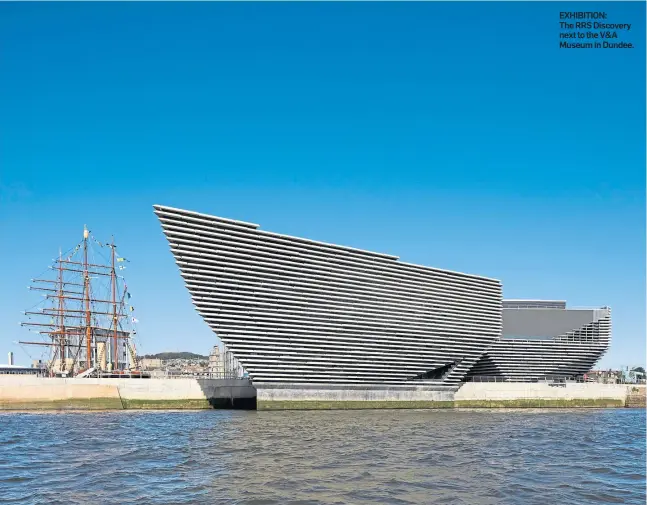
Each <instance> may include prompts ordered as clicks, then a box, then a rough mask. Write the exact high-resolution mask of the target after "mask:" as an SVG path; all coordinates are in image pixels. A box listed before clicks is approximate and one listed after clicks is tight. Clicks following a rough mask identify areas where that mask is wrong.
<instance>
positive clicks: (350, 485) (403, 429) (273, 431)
mask: <svg viewBox="0 0 647 505" xmlns="http://www.w3.org/2000/svg"><path fill="white" fill-rule="evenodd" d="M0 503H47V504H50V503H69V504H77V503H78V504H89V503H112V504H126V503H139V504H142V503H143V504H149V503H150V504H156V503H160V504H161V503H163V504H182V503H232V504H258V505H260V504H275V503H276V504H289V503H292V504H296V503H300V504H333V503H335V504H351V503H352V504H354V503H388V504H405V503H413V504H441V503H447V504H468V505H477V504H483V505H485V504H522V505H532V504H538V505H547V504H550V505H552V504H560V505H561V504H590V503H632V504H641V505H643V504H644V503H645V413H644V411H641V410H633V409H617V410H614V409H611V410H517V411H509V410H476V411H442V410H441V411H423V410H419V411H410V410H400V411H325V412H315V411H309V412H297V411H295V412H243V411H200V412H137V411H120V412H105V413H91V412H88V413H60V414H54V413H47V414H18V413H4V414H0Z"/></svg>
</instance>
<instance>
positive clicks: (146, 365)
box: [141, 358, 164, 370]
mask: <svg viewBox="0 0 647 505" xmlns="http://www.w3.org/2000/svg"><path fill="white" fill-rule="evenodd" d="M141 364H142V368H143V369H144V370H159V369H160V368H162V367H163V366H164V364H163V362H162V360H161V359H159V358H142V360H141Z"/></svg>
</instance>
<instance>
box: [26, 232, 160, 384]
mask: <svg viewBox="0 0 647 505" xmlns="http://www.w3.org/2000/svg"><path fill="white" fill-rule="evenodd" d="M127 263H129V261H128V260H127V259H126V258H124V257H123V256H121V255H120V254H119V252H118V250H117V246H116V245H115V243H114V239H113V240H111V242H110V243H102V242H100V241H98V240H97V239H96V238H95V237H94V236H93V235H92V234H91V233H90V231H89V230H88V228H87V227H86V226H84V227H83V239H82V240H81V241H80V242H79V243H78V244H76V245H75V246H74V247H73V248H71V249H70V250H69V251H67V252H65V253H63V252H62V251H59V255H58V258H57V259H55V260H53V264H52V265H51V266H50V267H49V268H48V270H47V272H49V274H50V275H44V276H43V277H41V278H35V279H32V283H31V285H30V286H29V289H30V290H33V291H38V292H41V294H42V298H43V299H42V300H41V301H40V302H39V303H37V304H36V305H35V306H34V307H32V308H31V309H29V310H26V311H24V312H23V314H24V315H25V316H26V319H27V320H26V321H23V322H22V323H20V324H21V326H23V327H26V328H28V329H29V330H30V331H31V332H33V333H36V334H37V335H39V337H38V338H36V339H35V340H30V341H26V340H25V341H19V342H18V343H19V344H20V345H27V346H39V347H41V348H44V349H45V350H44V351H43V354H44V355H46V359H45V360H41V361H42V362H44V364H45V370H44V372H45V374H46V375H48V376H50V377H75V376H76V377H90V376H95V377H123V376H126V377H145V376H148V374H146V373H145V372H142V371H141V370H140V368H139V366H138V360H137V352H136V346H135V338H136V334H137V330H136V323H137V322H138V320H137V319H136V318H135V315H134V310H135V308H134V307H133V306H132V304H131V303H132V302H131V295H130V292H129V291H128V285H127V284H126V280H125V278H124V276H123V275H121V273H122V271H123V270H125V269H126V264H127Z"/></svg>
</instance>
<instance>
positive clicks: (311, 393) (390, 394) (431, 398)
mask: <svg viewBox="0 0 647 505" xmlns="http://www.w3.org/2000/svg"><path fill="white" fill-rule="evenodd" d="M256 390H257V399H256V405H257V408H258V410H286V409H287V410H295V409H307V410H309V409H403V408H409V409H423V408H451V407H452V406H453V405H452V401H453V399H454V392H455V391H456V387H444V388H443V387H438V386H389V387H384V386H382V387H376V386H374V387H371V386H333V385H331V386H327V385H321V386H319V385H317V386H314V385H303V384H292V385H290V384H281V385H273V384H257V385H256Z"/></svg>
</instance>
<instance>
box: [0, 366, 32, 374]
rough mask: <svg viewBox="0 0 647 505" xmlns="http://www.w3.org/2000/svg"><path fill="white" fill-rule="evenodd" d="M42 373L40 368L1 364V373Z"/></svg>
mask: <svg viewBox="0 0 647 505" xmlns="http://www.w3.org/2000/svg"><path fill="white" fill-rule="evenodd" d="M40 373H42V370H41V369H39V368H33V367H29V366H20V365H0V375H8V374H9V375H38V374H40Z"/></svg>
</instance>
